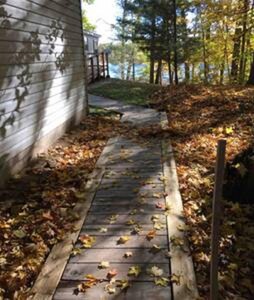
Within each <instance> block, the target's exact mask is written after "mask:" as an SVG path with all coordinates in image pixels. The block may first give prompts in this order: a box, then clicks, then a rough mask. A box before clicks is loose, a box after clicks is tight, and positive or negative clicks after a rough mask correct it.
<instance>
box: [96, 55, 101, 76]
mask: <svg viewBox="0 0 254 300" xmlns="http://www.w3.org/2000/svg"><path fill="white" fill-rule="evenodd" d="M96 63H97V77H98V79H100V77H101V71H100V57H99V54H97V55H96Z"/></svg>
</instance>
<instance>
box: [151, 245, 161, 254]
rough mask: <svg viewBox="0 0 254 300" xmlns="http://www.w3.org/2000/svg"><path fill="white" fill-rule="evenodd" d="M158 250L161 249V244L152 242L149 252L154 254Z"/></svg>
mask: <svg viewBox="0 0 254 300" xmlns="http://www.w3.org/2000/svg"><path fill="white" fill-rule="evenodd" d="M160 251H161V246H158V245H156V244H154V245H153V247H152V248H151V249H150V252H151V253H153V254H156V253H158V252H160Z"/></svg>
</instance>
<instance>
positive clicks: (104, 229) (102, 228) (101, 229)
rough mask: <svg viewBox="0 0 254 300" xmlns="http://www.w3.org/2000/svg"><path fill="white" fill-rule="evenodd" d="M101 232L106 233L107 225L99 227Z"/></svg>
mask: <svg viewBox="0 0 254 300" xmlns="http://www.w3.org/2000/svg"><path fill="white" fill-rule="evenodd" d="M99 232H101V233H106V232H108V229H107V228H105V227H101V228H99Z"/></svg>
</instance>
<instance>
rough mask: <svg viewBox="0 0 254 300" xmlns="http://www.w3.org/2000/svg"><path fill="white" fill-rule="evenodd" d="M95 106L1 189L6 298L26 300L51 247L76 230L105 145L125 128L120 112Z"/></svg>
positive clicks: (0, 278)
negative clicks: (79, 205)
mask: <svg viewBox="0 0 254 300" xmlns="http://www.w3.org/2000/svg"><path fill="white" fill-rule="evenodd" d="M93 110H94V109H93ZM94 111H95V112H96V115H91V116H89V117H88V118H86V119H85V120H84V121H83V122H82V123H81V125H80V126H79V127H78V128H75V129H74V130H73V131H71V132H70V133H69V134H67V135H65V136H64V137H63V138H62V139H61V140H59V141H58V142H57V143H56V145H55V146H53V147H51V148H50V149H49V150H48V152H47V153H46V154H44V155H40V157H39V158H38V160H37V162H36V163H35V164H34V165H33V166H32V167H30V168H28V169H26V170H25V172H24V174H23V175H18V176H16V177H15V178H14V179H12V180H11V181H10V182H9V183H8V185H7V188H6V189H5V190H2V191H0V192H1V195H0V199H1V202H0V299H7V298H8V299H9V298H10V299H14V298H15V299H26V295H25V292H26V291H27V290H29V288H30V286H31V285H32V283H33V282H34V280H35V279H36V276H37V275H38V273H39V271H40V269H41V267H42V264H43V262H44V261H45V259H46V257H47V255H48V253H49V250H50V249H51V247H52V246H53V245H54V244H55V243H56V242H57V241H59V240H61V239H62V238H63V237H64V235H66V232H68V231H70V230H73V228H72V223H73V221H74V220H75V219H76V218H77V216H75V214H73V213H72V208H73V207H74V205H75V204H76V202H77V201H78V200H79V198H80V197H81V196H82V189H83V187H84V185H85V183H86V178H87V176H88V174H89V173H90V172H91V171H92V170H93V168H94V165H95V163H96V161H97V159H98V157H99V156H100V154H101V152H102V150H103V148H104V145H105V144H106V142H107V140H108V139H109V138H110V137H112V136H114V135H115V134H118V133H119V131H122V130H124V129H123V126H122V125H121V124H120V122H119V120H118V119H119V117H118V116H115V115H114V116H108V113H104V112H101V111H98V110H94ZM98 113H99V114H98Z"/></svg>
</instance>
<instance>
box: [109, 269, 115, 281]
mask: <svg viewBox="0 0 254 300" xmlns="http://www.w3.org/2000/svg"><path fill="white" fill-rule="evenodd" d="M116 275H117V270H116V269H112V270H110V271H109V272H108V274H107V279H108V280H111V279H112V278H113V277H115V276H116Z"/></svg>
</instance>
